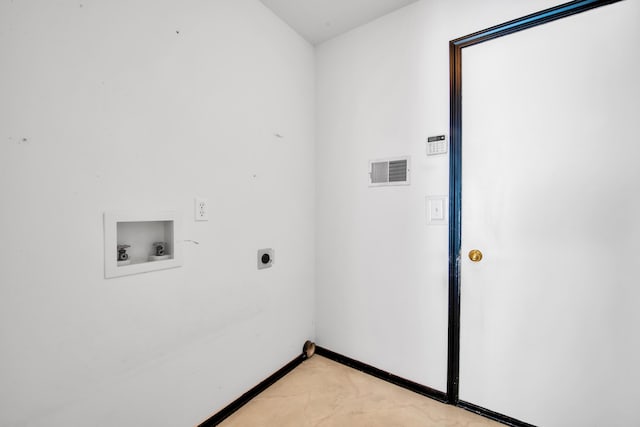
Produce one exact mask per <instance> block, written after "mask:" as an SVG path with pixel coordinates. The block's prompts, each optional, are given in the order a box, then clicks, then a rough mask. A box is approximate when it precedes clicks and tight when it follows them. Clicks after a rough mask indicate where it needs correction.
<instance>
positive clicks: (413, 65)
mask: <svg viewBox="0 0 640 427" xmlns="http://www.w3.org/2000/svg"><path fill="white" fill-rule="evenodd" d="M559 3H561V2H558V1H553V0H536V1H527V2H514V1H509V0H492V1H489V2H477V1H472V0H458V1H447V2H445V1H426V0H425V1H420V2H417V3H414V4H413V5H410V6H407V7H405V8H403V9H400V10H398V11H397V12H395V13H392V14H390V15H387V16H385V17H382V18H381V19H379V20H377V21H374V22H372V23H370V24H368V25H365V26H363V27H360V28H358V29H356V30H354V31H351V32H349V33H347V34H345V35H343V36H340V37H337V38H335V39H332V40H330V41H328V42H325V43H324V44H321V45H320V46H318V47H317V65H316V73H317V112H316V114H317V128H318V133H317V135H318V137H317V149H316V157H317V158H316V162H317V163H316V165H317V166H316V167H317V171H318V179H317V183H316V186H317V187H316V189H317V195H318V197H317V205H318V211H317V212H318V213H317V215H318V226H317V239H316V242H317V246H316V252H317V284H316V286H317V291H316V294H317V304H316V310H317V339H318V341H317V342H318V344H319V345H322V346H325V347H327V348H330V349H332V350H334V351H337V352H339V353H342V354H345V355H347V356H351V357H354V358H356V359H358V360H361V361H363V362H366V363H369V364H372V365H374V366H376V367H378V368H381V369H384V370H388V371H390V372H392V373H395V374H397V375H400V376H403V377H405V378H408V379H411V380H413V381H417V382H419V383H422V384H425V385H428V386H431V387H434V388H436V389H439V390H442V391H445V390H446V356H447V289H448V246H447V245H448V230H447V227H446V226H427V225H426V220H425V196H428V195H447V194H448V173H449V172H448V157H447V156H437V157H429V158H427V157H426V155H425V140H426V138H427V136H430V135H438V134H441V133H447V134H448V129H449V47H448V42H449V40H452V39H454V38H457V37H461V36H464V35H466V34H469V33H472V32H474V31H477V30H481V29H484V28H487V27H490V26H493V25H496V24H499V23H502V22H505V21H508V20H511V19H514V18H518V17H520V16H524V15H527V14H529V13H532V12H535V11H538V10H542V9H545V8H548V7H551V6H553V5H555V4H559ZM398 155H411V156H412V166H413V168H412V172H411V173H412V178H411V180H412V183H411V186H409V187H387V188H369V187H368V186H367V169H368V160H370V159H376V158H382V157H387V156H398Z"/></svg>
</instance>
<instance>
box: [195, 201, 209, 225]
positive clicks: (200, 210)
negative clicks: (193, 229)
mask: <svg viewBox="0 0 640 427" xmlns="http://www.w3.org/2000/svg"><path fill="white" fill-rule="evenodd" d="M195 216H196V218H195V219H196V221H209V206H208V205H207V199H203V198H202V197H196V203H195Z"/></svg>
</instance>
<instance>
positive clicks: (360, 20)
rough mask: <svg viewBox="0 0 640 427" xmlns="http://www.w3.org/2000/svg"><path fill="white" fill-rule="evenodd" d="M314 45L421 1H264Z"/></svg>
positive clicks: (263, 1)
mask: <svg viewBox="0 0 640 427" xmlns="http://www.w3.org/2000/svg"><path fill="white" fill-rule="evenodd" d="M260 1H261V2H262V3H264V5H265V6H267V7H268V8H269V9H271V10H272V11H273V12H274V13H275V14H276V15H278V16H279V17H280V18H282V20H284V21H285V22H286V23H287V24H289V25H290V26H291V27H292V28H293V29H294V30H296V31H297V32H298V34H300V35H301V36H302V37H304V38H305V39H307V40H308V41H309V42H310V43H312V44H318V43H322V42H323V41H325V40H328V39H330V38H332V37H335V36H337V35H339V34H342V33H345V32H347V31H349V30H351V29H353V28H356V27H358V26H360V25H362V24H366V23H367V22H370V21H373V20H374V19H376V18H379V17H381V16H383V15H386V14H387V13H389V12H393V11H394V10H396V9H399V8H401V7H404V6H406V5H408V4H411V3H413V2H415V1H417V0H260Z"/></svg>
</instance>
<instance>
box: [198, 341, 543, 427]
mask: <svg viewBox="0 0 640 427" xmlns="http://www.w3.org/2000/svg"><path fill="white" fill-rule="evenodd" d="M315 354H318V355H320V356H323V357H326V358H327V359H331V360H333V361H335V362H338V363H340V364H343V365H345V366H349V367H350V368H353V369H357V370H358V371H361V372H364V373H365V374H368V375H371V376H374V377H376V378H380V379H381V380H384V381H387V382H389V383H392V384H395V385H397V386H399V387H402V388H405V389H407V390H410V391H413V392H414V393H418V394H421V395H423V396H426V397H429V398H431V399H434V400H437V401H439V402H442V403H450V402H448V400H447V394H446V393H444V392H442V391H439V390H436V389H433V388H431V387H427V386H425V385H422V384H418V383H416V382H413V381H410V380H407V379H405V378H402V377H399V376H397V375H394V374H391V373H389V372H386V371H383V370H381V369H378V368H375V367H373V366H371V365H367V364H366V363H362V362H360V361H358V360H355V359H352V358H350V357H347V356H344V355H342V354H339V353H336V352H334V351H331V350H328V349H326V348H324V347H319V346H316V347H315ZM305 359H306V356H305V355H304V354H301V355H299V356H298V357H296V358H295V359H293V360H292V361H291V362H289V363H287V364H286V365H285V366H283V367H282V368H281V369H279V370H278V371H277V372H275V373H273V374H272V375H270V376H269V377H268V378H267V379H265V380H264V381H262V382H261V383H260V384H258V385H257V386H255V387H253V388H252V389H251V390H249V391H248V392H246V393H245V394H243V395H242V396H240V397H239V398H238V399H236V400H234V401H233V402H231V403H230V404H229V405H227V406H226V407H224V408H223V409H221V410H220V411H218V412H217V413H215V414H214V415H213V416H211V417H210V418H209V419H207V420H206V421H204V422H203V423H202V424H200V425H199V426H198V427H211V426H216V425H218V424H220V423H221V422H222V421H224V420H225V419H227V418H228V417H229V416H231V415H232V414H233V413H234V412H236V411H237V410H239V409H240V408H242V407H243V406H244V405H246V404H247V403H249V401H250V400H251V399H253V398H254V397H256V396H257V395H259V394H260V393H262V392H263V391H265V390H266V389H267V388H269V387H270V386H272V385H273V384H274V383H275V382H276V381H278V380H279V379H281V378H282V377H284V376H285V375H287V374H288V373H289V372H291V371H293V370H294V369H295V368H296V367H297V366H298V365H300V364H301V363H302V362H303V361H304V360H305ZM456 406H458V407H459V408H462V409H465V410H467V411H470V412H473V413H476V414H478V415H481V416H483V417H485V418H489V419H492V420H494V421H497V422H500V423H502V424H505V425H508V426H512V427H535V426H534V425H533V424H528V423H525V422H524V421H520V420H517V419H515V418H511V417H508V416H506V415H502V414H499V413H497V412H494V411H491V410H489V409H486V408H483V407H481V406H478V405H474V404H473V403H469V402H464V401H459V402H458V403H457V404H456Z"/></svg>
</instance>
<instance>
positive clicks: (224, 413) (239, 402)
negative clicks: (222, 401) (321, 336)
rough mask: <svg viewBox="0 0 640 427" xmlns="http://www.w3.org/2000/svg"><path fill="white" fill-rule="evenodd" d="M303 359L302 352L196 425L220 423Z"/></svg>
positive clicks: (203, 426) (207, 425)
mask: <svg viewBox="0 0 640 427" xmlns="http://www.w3.org/2000/svg"><path fill="white" fill-rule="evenodd" d="M305 359H306V357H305V356H304V355H302V354H301V355H300V356H298V357H296V358H295V359H293V360H292V361H291V362H289V363H287V364H286V365H285V366H283V367H282V368H281V369H279V370H278V371H277V372H275V373H274V374H272V375H271V376H269V378H267V379H265V380H264V381H262V382H261V383H260V384H258V385H257V386H255V387H254V388H252V389H251V390H249V391H248V392H246V393H245V394H243V395H242V396H240V397H239V398H237V399H236V400H234V401H233V402H231V403H230V404H229V405H227V406H225V407H224V408H222V409H221V410H220V411H218V412H217V413H216V414H214V415H213V416H211V418H209V419H208V420H206V421H205V422H203V423H202V424H200V425H199V426H198V427H210V426H216V425H218V424H220V423H221V422H222V421H224V420H225V419H226V418H228V417H229V416H230V415H231V414H233V413H234V412H236V411H237V410H238V409H240V408H242V407H243V406H244V405H246V404H247V403H249V401H250V400H251V399H253V398H254V397H256V396H257V395H259V394H260V393H262V392H263V391H265V390H266V389H267V388H269V387H270V386H271V385H273V384H274V383H275V382H276V381H278V380H279V379H280V378H282V377H284V376H285V375H287V374H288V373H289V372H291V371H293V370H294V369H295V368H296V367H297V366H298V365H300V364H301V363H302V362H303V361H304V360H305Z"/></svg>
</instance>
